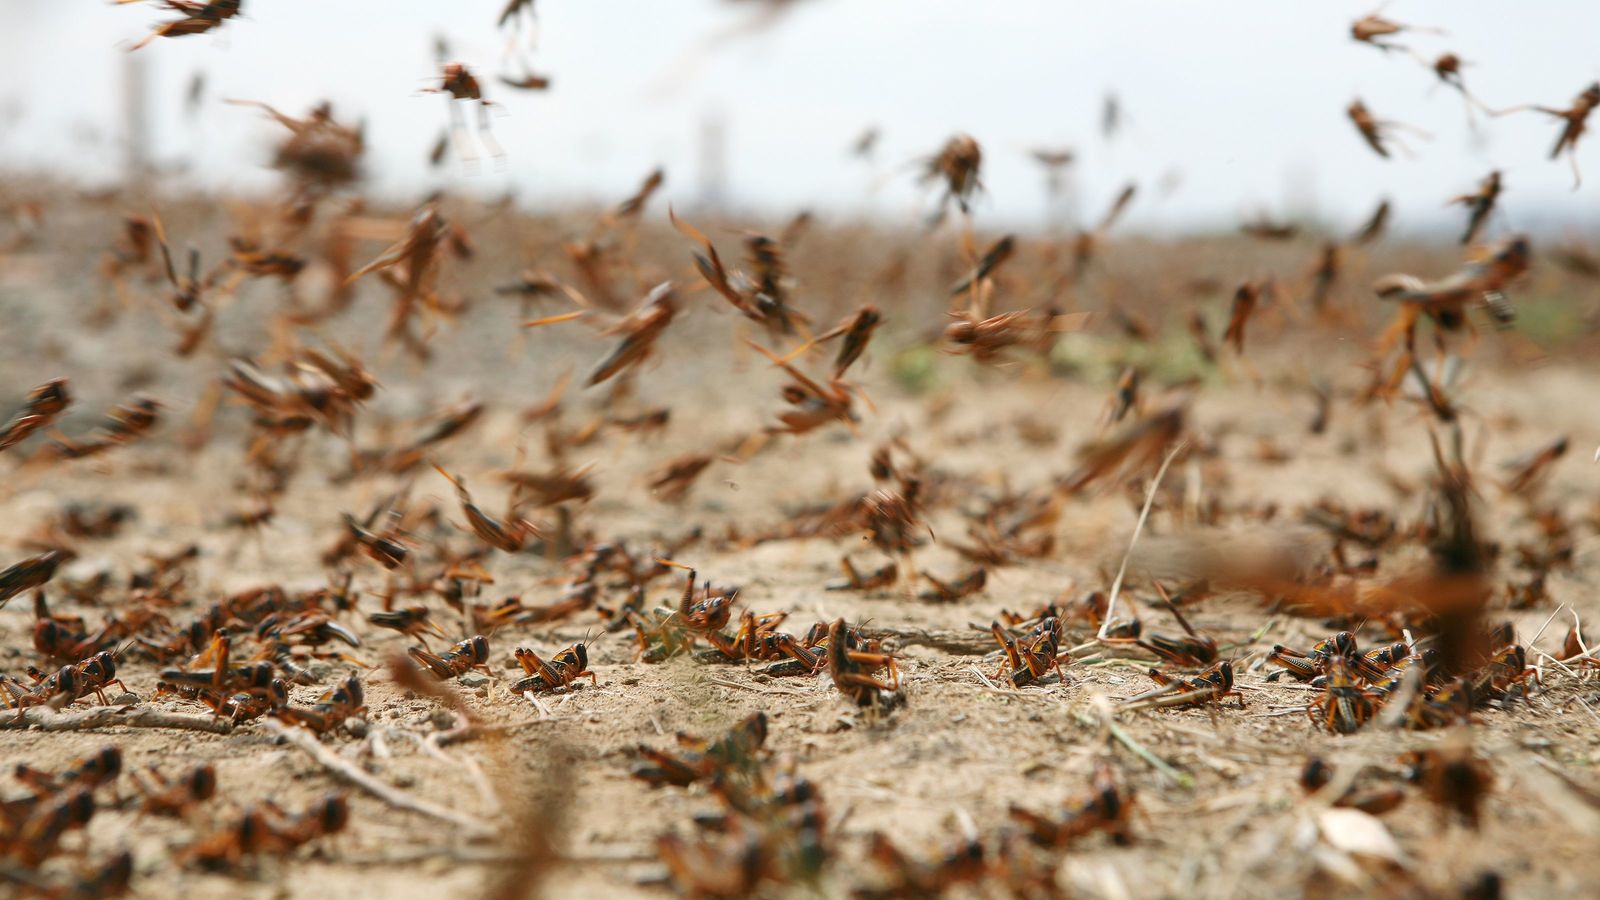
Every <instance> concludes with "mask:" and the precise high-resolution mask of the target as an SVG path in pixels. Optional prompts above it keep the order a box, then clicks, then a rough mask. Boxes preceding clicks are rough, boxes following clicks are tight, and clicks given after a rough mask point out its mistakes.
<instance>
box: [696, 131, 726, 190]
mask: <svg viewBox="0 0 1600 900" xmlns="http://www.w3.org/2000/svg"><path fill="white" fill-rule="evenodd" d="M699 154H700V173H699V174H700V196H699V197H698V198H697V200H698V203H699V206H700V208H701V209H704V210H707V211H709V212H721V211H723V210H724V209H725V208H726V206H727V202H728V132H727V129H726V127H724V125H723V121H722V115H721V114H720V113H715V112H713V113H707V114H706V115H705V116H704V117H703V118H701V120H700V146H699Z"/></svg>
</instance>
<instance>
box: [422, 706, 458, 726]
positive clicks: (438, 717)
mask: <svg viewBox="0 0 1600 900" xmlns="http://www.w3.org/2000/svg"><path fill="white" fill-rule="evenodd" d="M428 721H429V722H432V723H433V727H434V728H437V729H439V730H440V731H443V730H445V729H446V728H454V727H455V725H456V716H455V713H452V712H450V711H449V710H447V709H441V710H436V711H435V712H434V713H433V715H431V716H429V717H428Z"/></svg>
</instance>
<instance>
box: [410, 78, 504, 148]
mask: <svg viewBox="0 0 1600 900" xmlns="http://www.w3.org/2000/svg"><path fill="white" fill-rule="evenodd" d="M422 90H423V93H427V94H447V95H449V104H450V133H451V134H452V135H453V136H454V141H453V143H454V144H455V148H456V155H457V156H459V157H460V158H461V161H462V162H464V163H466V164H467V165H468V166H469V167H470V166H474V165H476V164H477V161H478V153H477V151H476V150H475V149H473V147H472V145H471V143H470V142H469V140H468V136H467V124H466V119H465V118H464V117H463V116H462V114H461V105H460V104H461V103H462V102H465V103H468V104H476V112H477V117H478V119H477V122H478V124H477V139H478V141H479V142H480V143H482V144H483V146H484V147H485V148H486V149H487V150H488V151H489V154H490V155H491V156H493V157H494V158H495V160H496V161H497V162H504V160H505V155H506V152H505V150H504V149H502V148H501V146H500V144H499V142H498V141H496V140H495V139H494V132H493V131H491V130H490V128H489V119H490V112H491V109H492V108H493V107H494V105H495V104H494V102H493V101H491V100H488V99H485V98H484V96H483V85H481V84H479V82H478V78H477V76H475V75H473V74H472V70H470V69H468V68H467V67H466V66H465V65H463V64H462V63H458V62H452V63H445V64H444V71H443V73H442V74H441V75H440V79H439V84H438V85H437V86H435V87H426V88H423V89H422Z"/></svg>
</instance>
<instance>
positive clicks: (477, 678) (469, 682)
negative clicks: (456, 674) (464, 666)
mask: <svg viewBox="0 0 1600 900" xmlns="http://www.w3.org/2000/svg"><path fill="white" fill-rule="evenodd" d="M488 683H489V676H487V675H485V674H483V673H482V672H468V673H467V674H465V675H463V676H461V686H462V687H469V688H475V687H483V686H484V685H486V684H488Z"/></svg>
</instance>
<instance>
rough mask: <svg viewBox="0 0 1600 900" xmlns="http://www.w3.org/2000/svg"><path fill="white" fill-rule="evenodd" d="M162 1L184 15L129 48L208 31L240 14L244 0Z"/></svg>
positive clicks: (122, 0)
mask: <svg viewBox="0 0 1600 900" xmlns="http://www.w3.org/2000/svg"><path fill="white" fill-rule="evenodd" d="M139 2H141V0H117V3H119V4H122V3H139ZM157 2H158V4H159V5H161V6H163V7H165V8H166V9H170V10H172V11H173V12H176V13H178V14H179V15H181V16H183V18H181V19H173V20H172V21H170V22H163V23H161V24H160V25H157V26H156V28H155V30H154V31H152V32H150V33H149V34H147V35H145V36H144V37H142V38H140V39H139V40H138V42H136V43H135V44H134V45H133V46H132V47H130V48H128V49H129V50H138V49H139V48H140V47H143V46H144V45H145V44H148V43H150V42H151V41H153V40H155V39H156V38H163V37H169V38H176V37H183V36H185V35H190V34H205V33H206V32H208V31H211V30H213V29H216V28H221V27H222V23H223V22H225V21H227V20H228V19H231V18H233V17H234V16H237V15H238V14H239V12H240V7H241V6H242V5H243V3H242V0H206V2H200V0H157Z"/></svg>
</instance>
